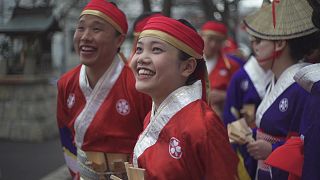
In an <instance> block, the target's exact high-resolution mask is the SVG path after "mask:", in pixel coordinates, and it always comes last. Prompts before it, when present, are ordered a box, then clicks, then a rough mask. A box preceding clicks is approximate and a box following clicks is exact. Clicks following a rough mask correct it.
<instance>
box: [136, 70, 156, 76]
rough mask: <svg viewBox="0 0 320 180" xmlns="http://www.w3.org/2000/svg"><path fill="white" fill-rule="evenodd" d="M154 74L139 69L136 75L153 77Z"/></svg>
mask: <svg viewBox="0 0 320 180" xmlns="http://www.w3.org/2000/svg"><path fill="white" fill-rule="evenodd" d="M154 74H155V73H154V72H153V71H150V70H147V69H139V70H138V75H145V76H153V75H154Z"/></svg>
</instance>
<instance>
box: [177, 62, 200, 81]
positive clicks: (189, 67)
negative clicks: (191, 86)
mask: <svg viewBox="0 0 320 180" xmlns="http://www.w3.org/2000/svg"><path fill="white" fill-rule="evenodd" d="M196 67H197V60H196V59H195V58H194V57H190V58H189V59H188V60H186V61H183V62H182V63H181V68H180V70H181V75H182V76H183V77H186V78H188V77H189V76H190V75H191V74H192V73H193V72H194V71H195V69H196Z"/></svg>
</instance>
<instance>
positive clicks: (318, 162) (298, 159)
mask: <svg viewBox="0 0 320 180" xmlns="http://www.w3.org/2000/svg"><path fill="white" fill-rule="evenodd" d="M308 2H309V4H310V5H311V6H312V8H313V13H312V22H313V24H314V25H315V26H316V27H317V28H320V11H319V10H320V2H319V1H316V0H308ZM317 38H318V47H317V49H315V50H312V49H310V51H311V53H308V54H307V57H306V58H305V59H306V61H308V62H312V63H315V64H312V65H309V66H306V67H304V68H302V69H301V70H300V71H298V73H296V75H295V76H294V79H295V81H296V82H297V83H298V84H299V85H300V86H301V87H303V88H304V89H305V90H307V91H308V92H309V93H310V97H309V99H308V100H307V102H306V105H305V107H304V113H303V116H302V120H301V124H300V134H301V135H300V138H290V139H288V140H287V142H286V143H285V144H284V145H283V146H281V147H280V148H278V150H277V151H274V152H273V153H272V154H271V155H270V156H269V157H268V159H267V162H268V163H270V165H272V166H275V167H278V168H280V169H283V170H284V171H287V172H289V173H290V174H289V179H291V180H294V179H303V180H310V179H320V171H319V169H320V155H319V154H320V144H319V139H320V121H319V117H320V111H319V110H318V106H319V105H320V57H319V49H320V40H319V39H320V34H319V35H318V37H317Z"/></svg>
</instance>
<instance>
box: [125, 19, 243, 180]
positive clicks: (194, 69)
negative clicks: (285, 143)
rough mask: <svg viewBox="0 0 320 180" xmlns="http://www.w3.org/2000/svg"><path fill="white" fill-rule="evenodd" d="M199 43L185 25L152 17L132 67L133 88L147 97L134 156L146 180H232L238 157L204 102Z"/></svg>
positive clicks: (143, 33)
mask: <svg viewBox="0 0 320 180" xmlns="http://www.w3.org/2000/svg"><path fill="white" fill-rule="evenodd" d="M203 46H204V43H203V40H202V38H201V37H200V36H199V35H198V34H197V32H196V31H195V30H194V29H193V28H192V26H191V25H190V24H189V23H188V22H186V21H185V20H178V21H177V20H175V19H171V18H168V17H154V18H151V19H150V20H149V21H148V22H147V24H146V26H145V27H144V29H143V31H142V32H141V34H140V36H139V40H138V44H137V48H136V53H135V54H134V56H133V58H132V61H131V67H132V69H133V72H134V75H135V78H136V88H137V89H138V91H141V92H144V93H146V94H148V95H150V96H151V97H152V100H153V106H152V110H151V112H150V113H149V114H148V115H147V117H146V118H145V121H144V122H145V124H144V127H145V128H144V131H143V132H142V134H141V135H140V137H139V139H138V141H137V143H136V145H135V148H134V155H133V164H134V166H135V167H140V168H143V169H145V170H146V171H145V172H146V179H160V180H164V179H186V180H188V179H193V180H197V179H226V180H228V179H234V178H235V177H236V169H237V161H238V160H237V157H236V156H235V154H234V152H233V151H232V149H231V146H230V145H229V142H228V138H227V134H226V130H225V128H224V127H223V125H222V123H221V120H220V119H219V118H218V116H217V115H216V114H215V112H213V111H212V109H211V108H210V106H209V105H208V104H207V102H206V89H207V86H206V77H207V72H206V71H205V70H206V66H205V63H204V60H203V57H202V52H203Z"/></svg>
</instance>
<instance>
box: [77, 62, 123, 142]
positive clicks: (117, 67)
mask: <svg viewBox="0 0 320 180" xmlns="http://www.w3.org/2000/svg"><path fill="white" fill-rule="evenodd" d="M123 67H124V62H123V61H122V60H121V59H120V57H119V56H116V57H115V59H114V60H113V62H112V64H111V65H110V67H109V68H108V70H107V71H106V72H105V73H104V74H103V76H102V77H101V78H100V79H99V81H98V82H97V84H96V86H95V87H94V89H93V90H92V89H91V88H90V86H89V83H88V81H87V75H86V72H85V65H82V67H81V70H80V78H79V84H80V88H81V90H82V92H83V94H84V96H85V97H86V105H85V107H84V108H83V110H82V111H81V113H80V114H79V116H78V117H77V119H76V121H75V123H74V129H75V143H76V145H77V147H78V148H81V146H82V144H83V140H84V136H85V134H86V132H87V129H88V127H89V125H90V124H91V122H92V121H93V119H94V117H95V115H96V113H97V111H98V110H99V108H100V106H101V104H102V103H103V102H104V100H105V99H106V97H107V96H108V94H109V92H110V90H111V88H112V87H113V85H114V84H115V82H116V81H117V79H118V78H119V76H120V74H121V72H122V69H123Z"/></svg>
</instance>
